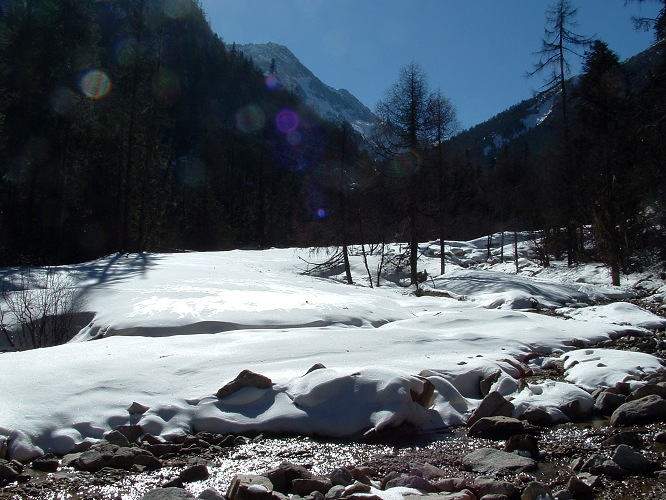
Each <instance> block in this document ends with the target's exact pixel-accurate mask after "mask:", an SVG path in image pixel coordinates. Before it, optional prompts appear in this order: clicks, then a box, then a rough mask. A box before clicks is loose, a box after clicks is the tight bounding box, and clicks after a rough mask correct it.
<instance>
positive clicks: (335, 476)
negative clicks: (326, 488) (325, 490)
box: [329, 467, 354, 486]
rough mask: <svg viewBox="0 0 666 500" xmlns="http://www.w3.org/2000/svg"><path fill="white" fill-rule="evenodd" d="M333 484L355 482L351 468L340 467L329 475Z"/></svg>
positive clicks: (343, 484) (346, 484) (345, 484)
mask: <svg viewBox="0 0 666 500" xmlns="http://www.w3.org/2000/svg"><path fill="white" fill-rule="evenodd" d="M329 477H330V479H331V484H332V485H334V486H335V485H340V486H349V485H350V484H352V483H353V482H354V477H353V476H352V473H351V472H350V471H349V469H346V468H344V467H338V468H337V469H334V470H333V472H331V474H330V475H329Z"/></svg>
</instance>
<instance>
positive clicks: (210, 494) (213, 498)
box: [197, 488, 225, 500]
mask: <svg viewBox="0 0 666 500" xmlns="http://www.w3.org/2000/svg"><path fill="white" fill-rule="evenodd" d="M197 498H200V499H201V500H225V498H224V495H221V494H220V493H218V492H217V491H215V490H214V489H213V488H206V489H205V490H203V491H202V492H201V493H200V494H199V496H198V497H197Z"/></svg>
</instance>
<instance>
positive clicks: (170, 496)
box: [140, 488, 194, 500]
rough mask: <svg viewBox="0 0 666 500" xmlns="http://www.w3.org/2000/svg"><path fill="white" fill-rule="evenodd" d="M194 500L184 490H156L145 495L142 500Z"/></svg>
mask: <svg viewBox="0 0 666 500" xmlns="http://www.w3.org/2000/svg"><path fill="white" fill-rule="evenodd" d="M184 498H194V497H193V496H192V495H191V494H190V493H189V492H187V491H185V490H184V489H182V488H155V489H154V490H150V491H149V492H148V493H146V494H145V495H143V496H142V497H141V499H140V500H182V499H184Z"/></svg>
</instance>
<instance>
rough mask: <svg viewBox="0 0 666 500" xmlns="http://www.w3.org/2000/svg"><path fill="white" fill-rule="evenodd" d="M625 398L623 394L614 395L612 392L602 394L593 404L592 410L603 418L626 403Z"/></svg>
mask: <svg viewBox="0 0 666 500" xmlns="http://www.w3.org/2000/svg"><path fill="white" fill-rule="evenodd" d="M626 399H627V397H626V396H625V395H624V394H615V393H612V392H608V391H605V392H602V393H601V394H599V397H597V399H596V400H595V402H594V409H595V410H596V412H597V413H599V414H600V415H604V416H606V417H607V416H610V415H612V414H613V412H614V411H615V410H617V409H618V408H619V407H620V405H622V404H624V403H625V402H626Z"/></svg>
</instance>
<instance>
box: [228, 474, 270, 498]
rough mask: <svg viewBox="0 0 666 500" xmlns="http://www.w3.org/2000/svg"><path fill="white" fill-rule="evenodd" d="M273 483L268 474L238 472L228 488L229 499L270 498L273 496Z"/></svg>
mask: <svg viewBox="0 0 666 500" xmlns="http://www.w3.org/2000/svg"><path fill="white" fill-rule="evenodd" d="M272 493H273V483H271V481H270V480H269V479H268V478H267V477H266V476H258V475H255V474H238V475H236V476H234V478H233V479H232V480H231V483H229V489H227V495H226V496H227V498H228V499H229V500H268V499H272V498H273V495H272Z"/></svg>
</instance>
